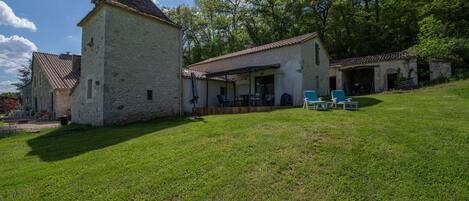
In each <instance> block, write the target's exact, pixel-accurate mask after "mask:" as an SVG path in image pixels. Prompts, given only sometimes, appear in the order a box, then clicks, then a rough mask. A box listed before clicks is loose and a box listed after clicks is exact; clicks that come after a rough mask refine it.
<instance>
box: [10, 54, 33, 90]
mask: <svg viewBox="0 0 469 201" xmlns="http://www.w3.org/2000/svg"><path fill="white" fill-rule="evenodd" d="M28 63H29V64H28V65H23V66H22V67H21V68H20V69H19V70H18V80H19V82H17V83H14V84H13V85H14V86H16V87H17V88H18V89H20V88H21V87H23V86H25V85H26V84H28V83H29V82H31V80H32V71H33V64H32V61H31V60H29V62H28Z"/></svg>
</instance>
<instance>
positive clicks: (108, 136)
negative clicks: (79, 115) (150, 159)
mask: <svg viewBox="0 0 469 201" xmlns="http://www.w3.org/2000/svg"><path fill="white" fill-rule="evenodd" d="M198 121H203V119H196V120H189V119H183V118H166V119H159V120H154V121H149V122H145V123H136V124H131V125H127V126H115V127H103V128H92V127H88V126H81V125H71V126H67V127H62V128H59V129H56V130H53V131H51V132H49V133H47V134H44V135H41V136H39V137H37V138H34V139H30V140H28V141H27V143H28V145H29V147H31V151H30V152H29V153H28V154H26V156H39V158H40V159H41V160H42V161H45V162H54V161H61V160H65V159H69V158H73V157H75V156H79V155H82V154H85V153H87V152H90V151H95V150H100V149H103V148H106V147H110V146H113V145H117V144H120V143H123V142H126V141H129V140H132V139H135V138H138V137H142V136H145V135H148V134H151V133H154V132H157V131H161V130H165V129H168V128H173V127H177V126H180V125H183V124H187V123H191V122H198Z"/></svg>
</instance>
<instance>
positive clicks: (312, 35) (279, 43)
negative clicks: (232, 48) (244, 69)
mask: <svg viewBox="0 0 469 201" xmlns="http://www.w3.org/2000/svg"><path fill="white" fill-rule="evenodd" d="M317 36H318V34H317V33H316V32H314V33H309V34H305V35H302V36H297V37H294V38H289V39H286V40H281V41H277V42H274V43H270V44H267V45H262V46H258V47H253V48H249V49H245V50H242V51H239V52H234V53H230V54H226V55H222V56H219V57H214V58H210V59H207V60H205V61H202V62H199V63H196V64H192V65H190V66H189V68H193V67H196V66H199V65H202V64H207V63H212V62H215V61H220V60H224V59H229V58H233V57H238V56H243V55H247V54H253V53H257V52H263V51H267V50H271V49H276V48H281V47H285V46H290V45H296V44H300V43H304V42H306V41H309V40H311V39H313V38H316V37H317Z"/></svg>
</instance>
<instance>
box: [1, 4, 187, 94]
mask: <svg viewBox="0 0 469 201" xmlns="http://www.w3.org/2000/svg"><path fill="white" fill-rule="evenodd" d="M157 2H158V4H159V5H160V6H167V7H174V6H177V5H181V4H186V5H192V4H193V3H192V2H193V0H157ZM92 8H93V5H92V4H91V3H90V0H0V93H2V92H5V91H12V90H14V88H13V87H11V86H10V84H11V83H12V82H15V81H16V72H17V69H18V67H19V66H21V65H24V64H25V63H27V58H26V57H27V56H28V55H30V53H31V51H41V52H49V53H55V54H60V53H65V52H72V53H76V54H80V49H81V47H80V45H81V43H80V41H81V29H80V28H79V27H77V25H76V24H77V23H78V22H79V21H80V20H81V19H82V18H83V17H84V16H85V15H86V14H87V13H88V12H89V11H90V10H91V9H92Z"/></svg>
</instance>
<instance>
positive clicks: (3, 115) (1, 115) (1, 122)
mask: <svg viewBox="0 0 469 201" xmlns="http://www.w3.org/2000/svg"><path fill="white" fill-rule="evenodd" d="M3 117H5V114H0V128H1V127H2V126H3V121H2V120H1V118H3Z"/></svg>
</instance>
